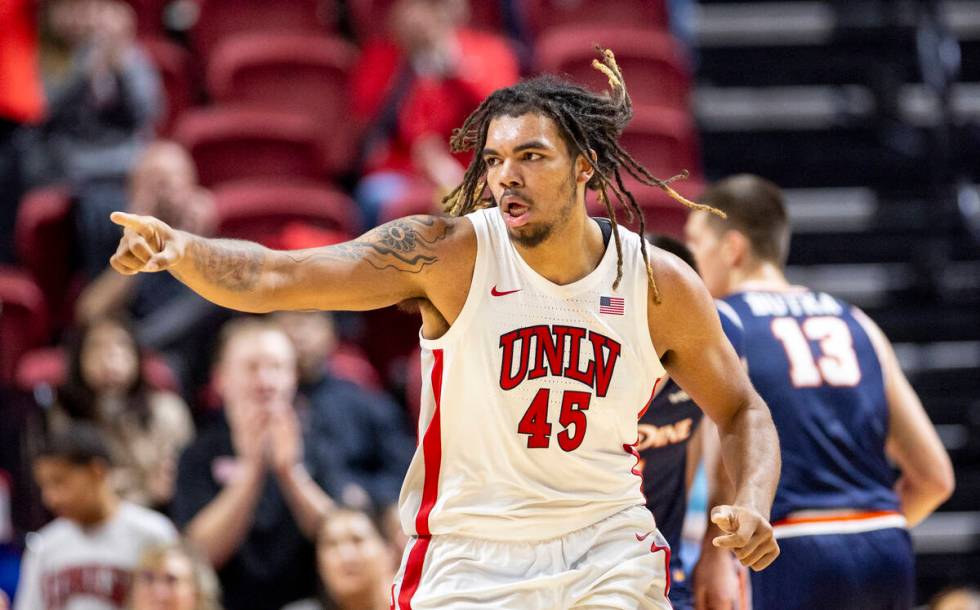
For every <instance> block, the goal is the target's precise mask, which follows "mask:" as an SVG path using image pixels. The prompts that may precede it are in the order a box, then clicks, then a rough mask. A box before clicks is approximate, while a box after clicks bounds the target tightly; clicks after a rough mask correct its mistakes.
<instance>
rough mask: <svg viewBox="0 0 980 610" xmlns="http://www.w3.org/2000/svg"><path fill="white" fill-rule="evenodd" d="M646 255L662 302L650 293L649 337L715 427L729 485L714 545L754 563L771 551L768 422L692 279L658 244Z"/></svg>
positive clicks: (773, 460) (774, 476)
mask: <svg viewBox="0 0 980 610" xmlns="http://www.w3.org/2000/svg"><path fill="white" fill-rule="evenodd" d="M654 260H655V263H654V276H655V278H656V279H657V282H658V285H659V286H660V291H661V294H662V295H663V301H662V303H661V304H659V305H657V304H654V303H653V299H652V298H651V300H650V306H649V311H650V336H651V339H652V340H653V344H654V345H655V346H657V348H658V350H659V351H660V354H661V361H662V362H663V363H664V366H665V368H666V369H667V372H668V373H669V374H670V376H671V377H672V378H673V379H674V380H675V381H676V382H677V383H678V384H679V385H680V386H681V387H682V388H683V389H684V390H685V391H686V392H687V393H688V394H690V396H691V398H692V399H693V400H694V402H695V403H697V404H698V405H699V406H700V407H701V408H702V409H703V410H704V411H705V413H706V414H707V415H708V416H709V417H711V419H712V420H713V421H714V422H715V424H716V425H717V426H718V433H719V436H720V438H721V453H722V457H723V460H724V464H725V469H726V471H727V472H728V474H729V476H731V478H732V482H733V484H734V486H735V490H734V498H733V504H732V505H731V506H720V507H716V508H715V509H714V510H713V511H712V517H711V520H712V521H713V522H714V523H715V524H717V525H719V526H720V527H721V529H722V530H724V531H725V532H726V533H727V535H725V536H720V537H718V538H716V539H715V540H714V544H716V545H719V546H724V547H729V548H732V549H733V550H734V551H735V554H736V556H737V557H738V558H739V560H740V561H742V563H744V564H745V565H748V566H751V567H752V568H753V569H762V568H763V567H765V566H767V565H769V563H771V562H772V561H773V560H774V559H775V558H776V556H777V555H778V553H779V550H778V546H777V545H776V543H775V540H774V539H773V537H772V526H771V525H770V524H769V523H768V519H769V511H770V508H771V506H772V500H773V497H774V496H775V492H776V484H777V482H778V481H779V472H780V455H779V438H778V437H777V435H776V429H775V427H774V426H773V423H772V418H771V416H770V414H769V409H768V407H767V406H766V404H765V403H764V402H763V401H762V399H761V398H760V397H759V395H758V394H757V393H756V392H755V390H754V389H753V388H752V384H751V382H750V381H749V379H748V375H747V374H746V373H745V370H744V369H743V367H742V365H741V363H740V362H739V360H738V356H737V355H736V353H735V350H734V349H733V348H732V346H731V344H730V343H729V342H728V340H727V339H726V338H725V335H724V333H723V332H722V329H721V323H720V322H719V320H718V314H717V312H716V311H715V307H714V303H713V301H712V300H711V297H710V296H709V295H708V293H707V290H705V288H704V285H703V284H702V283H701V280H700V278H698V277H697V275H695V274H694V272H693V271H692V270H690V268H688V267H687V266H686V265H685V264H684V263H682V262H680V260H679V259H677V258H676V257H674V256H673V255H670V254H667V253H666V252H662V251H659V250H658V251H657V252H656V258H655V259H654Z"/></svg>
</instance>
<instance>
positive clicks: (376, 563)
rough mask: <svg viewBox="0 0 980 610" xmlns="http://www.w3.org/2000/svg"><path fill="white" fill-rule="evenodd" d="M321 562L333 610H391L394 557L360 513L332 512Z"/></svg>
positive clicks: (321, 540) (322, 537)
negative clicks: (334, 609) (389, 609)
mask: <svg viewBox="0 0 980 610" xmlns="http://www.w3.org/2000/svg"><path fill="white" fill-rule="evenodd" d="M317 563H318V565H319V571H320V579H321V580H322V581H323V586H324V589H325V590H326V593H327V596H328V598H329V601H330V602H332V604H331V605H330V606H329V607H331V608H336V609H337V610H387V609H388V608H389V606H390V596H391V591H390V587H391V581H392V577H393V569H392V565H393V558H392V552H391V547H389V546H388V543H387V542H386V541H385V539H384V538H383V537H382V535H381V530H380V529H379V528H378V525H377V524H376V523H375V522H374V520H372V519H371V517H370V516H368V514H367V513H365V512H363V511H360V510H353V509H346V508H344V509H340V510H337V511H335V512H332V513H330V516H329V517H328V518H327V519H326V520H325V521H324V524H323V526H322V527H321V528H320V534H319V536H318V538H317Z"/></svg>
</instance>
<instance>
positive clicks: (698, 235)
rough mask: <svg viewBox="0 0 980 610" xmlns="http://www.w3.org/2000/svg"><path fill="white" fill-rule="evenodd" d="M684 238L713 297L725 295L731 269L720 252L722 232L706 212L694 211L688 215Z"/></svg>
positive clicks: (727, 289)
mask: <svg viewBox="0 0 980 610" xmlns="http://www.w3.org/2000/svg"><path fill="white" fill-rule="evenodd" d="M684 238H685V240H686V242H687V247H688V248H689V249H690V250H691V254H693V255H694V260H695V261H696V262H697V264H698V271H699V272H700V273H701V278H702V279H703V280H704V284H705V286H707V287H708V292H710V293H711V296H713V297H715V298H721V297H724V296H727V294H728V291H729V288H728V284H729V281H728V278H729V273H730V272H731V269H730V268H729V267H728V264H727V263H726V259H725V256H724V253H723V252H722V234H721V232H720V231H719V230H718V229H717V228H716V227H715V226H714V225H712V224H711V223H710V222H709V221H708V213H707V212H702V211H695V212H692V213H691V215H690V216H688V218H687V224H686V225H685V226H684Z"/></svg>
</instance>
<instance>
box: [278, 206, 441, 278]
mask: <svg viewBox="0 0 980 610" xmlns="http://www.w3.org/2000/svg"><path fill="white" fill-rule="evenodd" d="M451 228H452V225H450V224H449V223H447V222H445V221H444V220H440V219H437V218H433V217H431V216H409V217H407V218H400V219H398V220H393V221H391V222H389V223H386V224H384V225H381V226H380V227H377V228H375V229H372V230H371V231H368V232H367V233H365V234H364V235H362V236H361V237H359V238H358V239H356V240H354V241H350V242H347V243H344V244H338V245H336V246H330V247H329V248H325V249H323V250H320V251H318V252H314V253H310V254H305V255H296V254H290V255H289V257H290V258H291V259H292V260H293V261H294V262H297V263H301V262H304V261H307V260H310V259H313V258H330V259H336V260H354V261H365V262H367V263H368V264H369V265H371V266H372V267H374V268H375V269H379V270H380V269H394V270H396V271H401V272H403V273H419V272H421V271H422V270H423V269H425V268H426V267H427V266H429V265H434V264H435V263H437V262H438V261H439V257H438V256H437V255H436V253H435V251H434V250H433V245H434V244H435V243H436V242H439V241H442V240H443V239H446V237H447V236H448V235H449V231H450V229H451Z"/></svg>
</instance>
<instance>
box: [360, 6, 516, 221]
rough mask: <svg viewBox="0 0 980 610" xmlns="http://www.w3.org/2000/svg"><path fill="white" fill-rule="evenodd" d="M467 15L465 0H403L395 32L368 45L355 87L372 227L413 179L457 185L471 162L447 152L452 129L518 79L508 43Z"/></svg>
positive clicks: (393, 17) (364, 202) (363, 189)
mask: <svg viewBox="0 0 980 610" xmlns="http://www.w3.org/2000/svg"><path fill="white" fill-rule="evenodd" d="M468 13H469V6H468V3H467V2H466V0H398V1H397V2H396V3H395V4H394V6H393V7H392V10H391V14H390V17H389V31H390V37H389V38H378V39H375V40H374V41H371V42H368V43H367V45H366V46H365V49H364V53H363V55H362V56H361V60H360V64H359V65H358V67H357V69H356V70H355V72H354V78H353V83H352V88H353V108H354V112H355V114H356V116H357V118H358V119H359V121H360V122H361V123H362V125H363V126H364V127H363V136H362V140H361V146H360V165H361V167H360V169H361V171H362V173H363V178H362V179H361V181H360V184H359V185H358V188H357V193H356V194H357V199H358V202H359V203H360V204H361V207H362V208H363V209H364V212H365V216H366V220H367V222H369V223H370V224H374V223H375V222H376V221H377V218H378V216H379V214H380V212H381V211H382V210H383V209H384V206H385V205H386V203H388V202H390V201H392V200H394V199H395V198H397V197H398V196H399V195H401V194H402V193H403V192H405V190H407V187H408V185H409V184H410V183H411V182H412V180H415V179H419V178H427V179H428V180H430V181H431V182H433V183H434V184H435V186H436V187H437V188H440V187H448V188H452V187H453V186H455V185H456V184H458V183H459V181H460V179H461V178H462V176H463V165H462V162H463V161H466V159H458V158H456V157H455V156H453V155H452V154H450V152H449V146H448V139H449V136H450V135H451V134H452V130H453V128H454V127H456V126H457V125H459V124H460V123H461V122H462V120H463V119H465V118H466V116H467V115H468V114H469V113H470V112H471V111H473V109H475V108H476V107H477V106H478V105H479V104H480V102H481V101H482V100H483V99H484V98H485V97H486V96H488V95H489V94H490V93H492V92H493V91H494V90H496V89H498V88H500V87H506V86H509V85H512V84H514V83H516V82H517V80H518V78H519V73H518V62H517V58H516V56H515V54H514V52H513V50H512V49H511V48H510V46H509V45H508V43H507V42H506V40H505V39H503V38H502V37H499V36H496V35H494V34H490V33H486V32H478V31H475V30H470V29H467V28H465V27H463V25H462V24H463V23H465V21H466V19H467V16H468Z"/></svg>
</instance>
